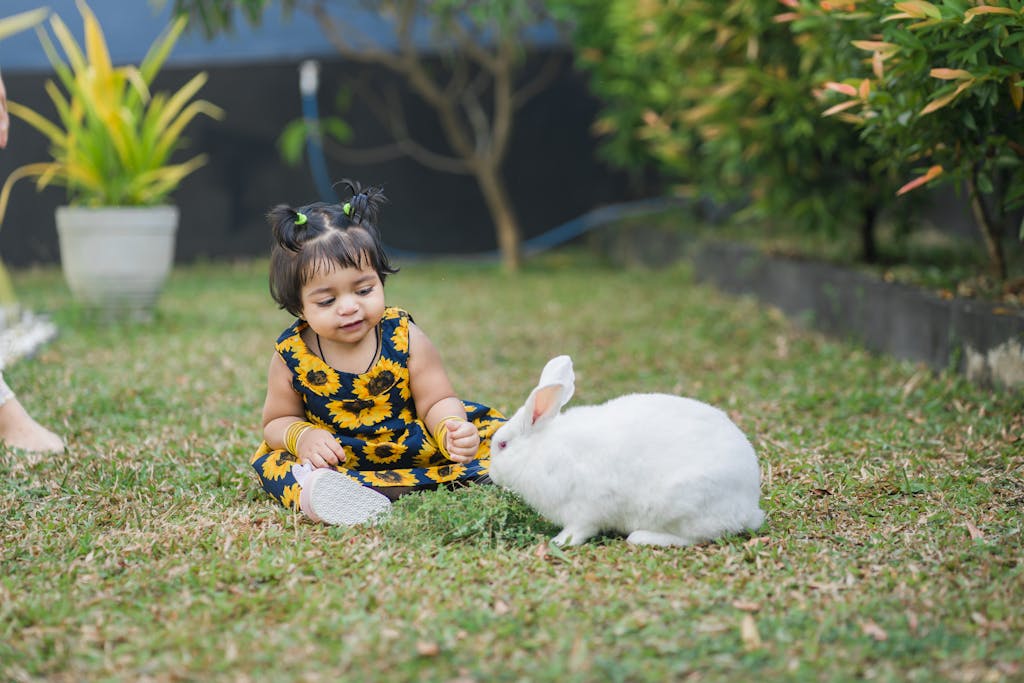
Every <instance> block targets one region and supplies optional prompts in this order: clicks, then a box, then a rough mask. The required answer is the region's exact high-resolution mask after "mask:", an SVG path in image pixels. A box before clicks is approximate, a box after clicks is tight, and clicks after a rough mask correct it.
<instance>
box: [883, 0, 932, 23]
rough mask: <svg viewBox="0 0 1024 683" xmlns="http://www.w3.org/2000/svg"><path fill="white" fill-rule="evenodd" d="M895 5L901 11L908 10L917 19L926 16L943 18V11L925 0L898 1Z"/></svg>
mask: <svg viewBox="0 0 1024 683" xmlns="http://www.w3.org/2000/svg"><path fill="white" fill-rule="evenodd" d="M894 7H895V8H896V9H898V10H900V11H901V12H906V13H907V14H909V15H910V16H912V17H914V18H915V19H923V18H924V17H931V18H932V19H941V18H942V12H940V11H939V8H938V7H936V6H935V5H933V4H932V3H930V2H925V1H924V0H906V1H905V2H897V3H896V4H895V5H894Z"/></svg>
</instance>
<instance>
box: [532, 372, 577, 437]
mask: <svg viewBox="0 0 1024 683" xmlns="http://www.w3.org/2000/svg"><path fill="white" fill-rule="evenodd" d="M575 390H576V386H575V376H574V375H573V372H572V359H570V358H569V356H558V357H557V358H552V359H551V360H550V361H548V364H547V365H545V366H544V370H543V372H541V373H540V382H539V383H538V384H537V388H536V389H534V390H533V392H532V393H531V394H530V398H528V399H527V400H526V405H527V407H528V409H529V412H530V415H531V420H530V423H531V424H532V425H533V426H535V427H536V426H537V425H538V423H543V422H547V421H548V420H550V419H552V418H553V417H554V416H555V415H557V414H558V411H559V410H561V409H562V406H564V405H565V404H566V403H568V402H569V399H570V398H572V395H573V392H574V391H575Z"/></svg>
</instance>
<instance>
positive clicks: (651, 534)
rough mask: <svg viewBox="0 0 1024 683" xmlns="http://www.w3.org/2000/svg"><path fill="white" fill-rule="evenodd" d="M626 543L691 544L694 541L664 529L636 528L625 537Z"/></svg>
mask: <svg viewBox="0 0 1024 683" xmlns="http://www.w3.org/2000/svg"><path fill="white" fill-rule="evenodd" d="M626 542H627V543H632V544H633V545H693V543H694V541H693V540H692V539H689V538H683V537H682V536H676V535H674V534H670V533H666V532H664V531H644V530H642V529H637V530H636V531H634V532H633V533H631V534H630V535H629V536H627V537H626Z"/></svg>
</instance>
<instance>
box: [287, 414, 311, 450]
mask: <svg viewBox="0 0 1024 683" xmlns="http://www.w3.org/2000/svg"><path fill="white" fill-rule="evenodd" d="M315 428H316V425H315V424H313V423H312V422H306V421H304V420H296V421H295V422H292V423H291V424H290V425H288V429H286V430H285V432H284V447H285V448H286V449H287V450H288V452H289V453H294V454H295V455H298V454H299V438H300V437H301V436H302V435H303V434H305V433H306V431H307V430H310V429H315Z"/></svg>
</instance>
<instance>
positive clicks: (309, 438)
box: [296, 428, 345, 467]
mask: <svg viewBox="0 0 1024 683" xmlns="http://www.w3.org/2000/svg"><path fill="white" fill-rule="evenodd" d="M298 451H299V452H298V453H296V455H298V456H299V462H300V463H306V462H308V463H309V464H310V465H312V466H313V467H327V466H329V465H338V464H341V463H343V462H345V449H343V448H342V447H341V444H340V443H338V440H337V439H335V438H334V435H333V434H331V433H330V432H329V431H327V430H326V429H320V428H314V429H307V430H306V431H304V432H303V433H302V435H301V436H299V443H298Z"/></svg>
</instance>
